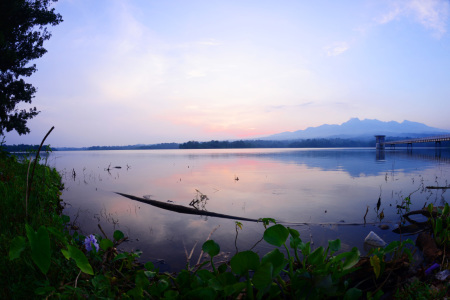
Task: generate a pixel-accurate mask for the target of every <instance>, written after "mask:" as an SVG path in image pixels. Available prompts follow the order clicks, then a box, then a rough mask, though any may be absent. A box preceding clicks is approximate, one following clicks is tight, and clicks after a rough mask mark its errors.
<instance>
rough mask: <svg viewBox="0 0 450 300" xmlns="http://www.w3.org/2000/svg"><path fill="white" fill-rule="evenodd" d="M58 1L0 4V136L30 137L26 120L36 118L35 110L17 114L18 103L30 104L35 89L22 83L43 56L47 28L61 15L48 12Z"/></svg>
mask: <svg viewBox="0 0 450 300" xmlns="http://www.w3.org/2000/svg"><path fill="white" fill-rule="evenodd" d="M56 1H57V0H9V1H1V2H0V135H3V134H4V133H5V132H9V131H12V130H16V131H17V132H18V133H19V134H26V133H29V132H30V130H29V129H28V127H27V126H26V123H27V120H28V119H31V118H33V117H34V116H36V115H37V114H38V111H37V110H36V107H34V108H32V109H29V111H27V110H25V109H22V110H20V111H19V110H18V109H17V108H16V106H17V105H18V104H19V103H20V102H26V103H31V99H32V98H33V97H34V94H35V93H36V88H35V87H34V86H33V85H32V84H30V83H26V82H25V81H24V80H23V77H29V76H31V75H32V74H33V73H34V72H36V70H37V69H36V65H34V64H33V65H29V62H30V61H31V60H34V59H37V58H39V57H41V56H42V55H44V54H45V53H46V52H47V50H45V48H44V47H43V44H44V41H46V40H48V39H49V38H50V37H51V34H50V32H48V31H47V27H46V26H47V25H52V26H54V25H57V24H59V23H60V22H61V21H62V18H61V15H59V14H56V13H55V11H54V8H50V7H51V4H52V3H53V2H56Z"/></svg>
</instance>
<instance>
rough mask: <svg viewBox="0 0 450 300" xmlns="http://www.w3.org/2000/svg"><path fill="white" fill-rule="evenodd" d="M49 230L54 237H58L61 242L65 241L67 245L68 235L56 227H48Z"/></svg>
mask: <svg viewBox="0 0 450 300" xmlns="http://www.w3.org/2000/svg"><path fill="white" fill-rule="evenodd" d="M47 230H48V232H50V233H51V234H52V235H53V236H54V237H56V238H57V239H58V241H60V242H61V243H63V244H64V245H66V246H67V244H68V242H67V238H66V236H65V235H64V234H63V233H62V232H61V231H59V230H57V229H55V228H54V227H48V228H47Z"/></svg>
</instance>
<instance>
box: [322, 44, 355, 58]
mask: <svg viewBox="0 0 450 300" xmlns="http://www.w3.org/2000/svg"><path fill="white" fill-rule="evenodd" d="M323 49H324V51H325V53H326V54H327V56H337V55H341V54H342V53H344V52H345V51H347V50H348V49H349V45H348V44H347V43H346V42H336V43H333V44H332V45H329V46H326V47H324V48H323Z"/></svg>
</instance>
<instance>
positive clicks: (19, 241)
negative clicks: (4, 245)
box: [9, 236, 27, 260]
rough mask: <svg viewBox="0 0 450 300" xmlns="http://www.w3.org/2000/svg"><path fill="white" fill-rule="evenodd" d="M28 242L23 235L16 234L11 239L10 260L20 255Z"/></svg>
mask: <svg viewBox="0 0 450 300" xmlns="http://www.w3.org/2000/svg"><path fill="white" fill-rule="evenodd" d="M26 245H27V242H26V240H25V238H24V237H23V236H16V237H15V238H14V239H13V240H12V241H11V247H10V248H9V260H14V259H16V258H19V257H20V253H22V251H23V250H25V247H26Z"/></svg>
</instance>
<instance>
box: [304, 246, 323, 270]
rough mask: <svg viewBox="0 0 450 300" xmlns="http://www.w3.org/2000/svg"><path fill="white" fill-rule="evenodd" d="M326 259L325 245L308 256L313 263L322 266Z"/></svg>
mask: <svg viewBox="0 0 450 300" xmlns="http://www.w3.org/2000/svg"><path fill="white" fill-rule="evenodd" d="M324 260H325V258H324V254H323V247H319V248H317V249H316V250H314V251H313V252H312V253H311V254H310V255H309V256H308V260H307V261H308V263H309V264H311V265H314V266H320V265H322V264H323V263H324Z"/></svg>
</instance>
